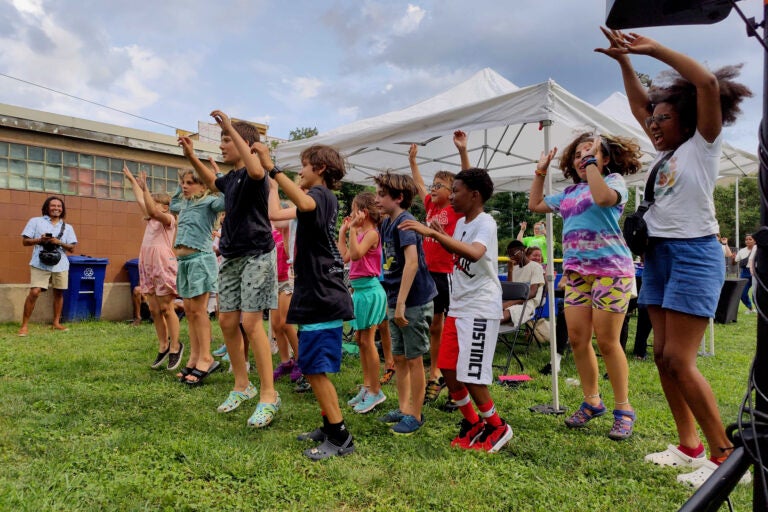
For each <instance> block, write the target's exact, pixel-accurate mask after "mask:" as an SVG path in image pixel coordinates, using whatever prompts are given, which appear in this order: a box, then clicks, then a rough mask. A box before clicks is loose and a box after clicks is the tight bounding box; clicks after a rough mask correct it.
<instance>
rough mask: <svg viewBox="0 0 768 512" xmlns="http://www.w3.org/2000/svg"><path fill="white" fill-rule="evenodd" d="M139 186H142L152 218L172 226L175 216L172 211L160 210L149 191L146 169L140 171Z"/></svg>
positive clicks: (145, 203) (145, 201) (145, 202)
mask: <svg viewBox="0 0 768 512" xmlns="http://www.w3.org/2000/svg"><path fill="white" fill-rule="evenodd" d="M139 187H140V188H141V193H142V194H143V195H144V205H145V208H146V210H147V215H149V217H150V218H153V219H155V220H158V221H160V222H162V223H163V226H166V227H168V226H170V225H171V224H172V223H173V216H172V215H171V214H170V213H166V212H164V211H162V210H160V208H158V206H157V203H156V202H155V200H154V199H152V194H150V193H149V187H148V186H147V173H145V172H144V171H142V172H140V173H139Z"/></svg>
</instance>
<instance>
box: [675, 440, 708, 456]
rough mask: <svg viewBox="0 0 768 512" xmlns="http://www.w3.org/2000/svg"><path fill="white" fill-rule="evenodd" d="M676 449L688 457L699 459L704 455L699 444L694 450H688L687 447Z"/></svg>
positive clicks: (679, 446) (702, 448) (681, 446)
mask: <svg viewBox="0 0 768 512" xmlns="http://www.w3.org/2000/svg"><path fill="white" fill-rule="evenodd" d="M677 449H678V450H680V451H681V452H683V453H684V454H686V455H687V456H689V457H694V458H696V457H701V454H702V453H704V445H703V444H701V443H699V446H697V447H696V448H688V447H687V446H683V445H681V444H680V445H678V446H677Z"/></svg>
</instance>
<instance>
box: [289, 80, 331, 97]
mask: <svg viewBox="0 0 768 512" xmlns="http://www.w3.org/2000/svg"><path fill="white" fill-rule="evenodd" d="M283 83H284V84H286V85H288V86H289V87H290V89H291V91H292V92H293V96H295V97H297V98H298V99H300V100H308V99H311V98H314V97H316V96H317V95H318V93H319V91H320V88H321V87H322V86H323V81H322V80H319V79H317V78H315V77H311V76H297V77H294V78H291V79H284V80H283Z"/></svg>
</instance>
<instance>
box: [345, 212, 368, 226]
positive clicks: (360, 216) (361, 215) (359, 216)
mask: <svg viewBox="0 0 768 512" xmlns="http://www.w3.org/2000/svg"><path fill="white" fill-rule="evenodd" d="M348 218H349V219H350V221H349V227H351V228H359V227H360V226H362V225H363V222H364V221H365V212H364V211H362V212H361V211H358V212H357V213H355V214H353V215H352V216H351V217H348Z"/></svg>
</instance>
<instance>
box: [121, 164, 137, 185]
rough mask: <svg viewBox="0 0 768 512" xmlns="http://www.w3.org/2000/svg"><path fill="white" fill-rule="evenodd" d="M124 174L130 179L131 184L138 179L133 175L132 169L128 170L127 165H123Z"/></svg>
mask: <svg viewBox="0 0 768 512" xmlns="http://www.w3.org/2000/svg"><path fill="white" fill-rule="evenodd" d="M123 174H124V175H125V177H126V178H128V181H130V182H131V183H133V182H135V181H136V178H134V177H133V173H132V172H131V170H130V169H128V166H127V165H123Z"/></svg>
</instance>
